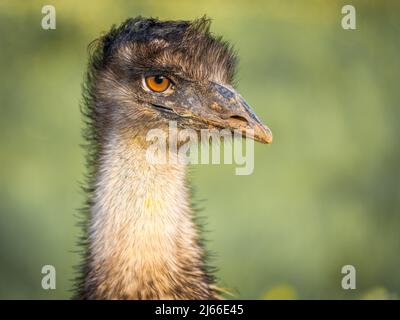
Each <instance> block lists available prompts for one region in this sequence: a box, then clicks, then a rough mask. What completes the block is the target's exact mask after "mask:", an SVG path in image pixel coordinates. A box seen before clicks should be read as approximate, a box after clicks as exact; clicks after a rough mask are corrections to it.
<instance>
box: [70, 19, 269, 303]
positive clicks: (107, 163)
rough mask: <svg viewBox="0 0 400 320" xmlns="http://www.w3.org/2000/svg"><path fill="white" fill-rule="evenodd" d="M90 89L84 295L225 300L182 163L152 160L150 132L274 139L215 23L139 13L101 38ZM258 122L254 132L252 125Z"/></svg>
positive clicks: (87, 101) (86, 114) (93, 60)
mask: <svg viewBox="0 0 400 320" xmlns="http://www.w3.org/2000/svg"><path fill="white" fill-rule="evenodd" d="M91 49H92V50H91V57H90V60H89V65H88V71H87V76H86V79H85V82H84V86H83V89H84V90H83V91H84V93H83V96H84V103H83V108H82V109H83V114H84V118H85V120H86V121H85V123H86V126H85V128H86V129H85V131H84V133H85V134H84V135H85V138H86V141H87V143H86V146H87V166H88V174H87V177H88V179H87V180H88V181H87V186H86V188H85V190H86V192H87V194H88V200H87V205H86V207H85V208H84V212H85V214H86V219H85V221H84V232H85V236H84V239H82V243H81V245H83V246H84V256H83V263H82V268H81V272H80V276H79V278H78V279H77V281H76V287H77V288H76V291H77V295H76V298H79V299H218V298H220V297H221V296H220V291H219V289H217V287H216V285H215V279H214V276H213V273H212V272H211V270H210V268H209V266H208V264H207V262H206V254H205V250H204V248H203V247H202V245H201V241H200V239H201V237H200V230H199V226H198V225H197V224H196V223H195V221H194V213H193V209H192V208H191V205H190V195H189V188H188V185H187V181H186V170H187V169H186V165H185V164H182V163H173V164H171V163H166V164H152V163H150V162H149V161H148V160H147V159H146V156H145V153H146V149H147V147H148V143H149V142H148V141H147V140H146V133H147V132H148V131H149V130H151V129H153V128H161V129H165V130H166V131H167V130H168V123H169V122H170V121H176V123H177V126H178V128H179V129H183V128H192V129H195V130H196V132H197V131H199V130H201V129H205V128H217V129H227V130H230V131H232V132H233V131H234V130H238V131H239V132H240V133H241V134H243V135H244V134H245V133H249V132H251V133H252V136H251V137H252V138H253V139H254V140H256V141H260V142H262V143H271V142H272V134H271V131H270V130H269V129H268V128H267V127H266V126H265V125H264V124H262V122H261V121H260V120H259V118H258V117H257V116H256V115H255V113H254V112H253V111H252V110H251V108H250V107H249V105H248V104H247V103H246V102H245V100H244V99H243V98H242V97H241V96H240V95H239V93H237V92H236V91H235V89H234V88H233V86H232V81H233V77H234V73H235V65H236V57H235V54H234V52H233V49H232V47H231V46H230V45H229V44H228V43H227V42H224V41H223V40H222V39H221V38H220V37H216V36H214V35H213V34H212V33H211V32H210V21H209V20H208V19H206V18H201V19H198V20H194V21H159V20H157V19H153V18H142V17H137V18H131V19H128V20H126V21H125V22H123V23H122V24H121V25H120V26H117V27H116V26H113V27H112V28H111V30H110V31H109V32H108V33H106V34H105V35H103V36H101V37H100V38H99V39H97V40H96V41H94V42H93V43H92V45H91ZM250 129H251V130H250Z"/></svg>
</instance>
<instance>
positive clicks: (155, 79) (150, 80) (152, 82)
mask: <svg viewBox="0 0 400 320" xmlns="http://www.w3.org/2000/svg"><path fill="white" fill-rule="evenodd" d="M145 81H146V85H147V87H148V88H149V89H150V90H151V91H154V92H164V91H165V90H167V89H168V88H169V87H170V86H171V80H169V79H168V78H167V77H164V76H149V77H146V78H145Z"/></svg>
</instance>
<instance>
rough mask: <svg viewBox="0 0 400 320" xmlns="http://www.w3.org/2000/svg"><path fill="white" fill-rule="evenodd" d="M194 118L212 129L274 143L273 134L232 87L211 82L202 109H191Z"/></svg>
mask: <svg viewBox="0 0 400 320" xmlns="http://www.w3.org/2000/svg"><path fill="white" fill-rule="evenodd" d="M190 111H191V113H192V116H193V118H197V119H198V120H201V121H202V122H204V123H206V124H207V125H208V126H210V127H217V128H222V129H229V130H231V131H239V132H241V133H242V135H246V136H247V137H249V138H252V139H254V140H255V141H259V142H262V143H267V144H269V143H272V132H271V130H270V129H269V128H268V127H267V126H265V125H264V124H263V123H262V122H261V120H260V119H259V118H258V117H257V115H256V114H255V113H254V111H253V110H252V109H251V108H250V106H249V105H248V104H247V102H246V101H245V100H244V99H243V97H242V96H241V95H240V94H239V93H238V92H236V91H235V89H233V88H232V87H230V86H229V87H228V86H226V85H221V84H218V83H214V82H211V83H210V88H209V91H208V92H207V93H206V94H205V97H204V100H203V103H202V107H201V108H196V107H194V106H193V107H192V108H191V110H190Z"/></svg>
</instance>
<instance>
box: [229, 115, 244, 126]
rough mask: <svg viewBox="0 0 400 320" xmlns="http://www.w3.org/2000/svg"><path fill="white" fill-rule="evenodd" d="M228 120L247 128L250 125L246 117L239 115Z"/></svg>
mask: <svg viewBox="0 0 400 320" xmlns="http://www.w3.org/2000/svg"><path fill="white" fill-rule="evenodd" d="M227 120H228V121H229V122H231V123H233V124H235V125H237V126H247V125H248V124H249V121H248V120H247V119H246V118H245V117H242V116H238V115H233V116H230V117H229V118H228V119H227Z"/></svg>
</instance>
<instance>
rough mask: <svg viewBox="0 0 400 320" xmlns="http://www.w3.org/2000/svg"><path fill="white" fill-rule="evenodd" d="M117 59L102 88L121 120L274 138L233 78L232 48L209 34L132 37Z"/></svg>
mask: <svg viewBox="0 0 400 320" xmlns="http://www.w3.org/2000/svg"><path fill="white" fill-rule="evenodd" d="M173 41H174V42H173ZM185 41H186V42H185ZM112 59H113V60H112V61H111V63H109V64H108V67H107V68H105V69H104V70H103V71H102V73H101V74H100V76H99V85H98V87H97V90H98V92H99V93H100V96H102V99H103V101H105V103H103V104H107V105H109V107H110V108H117V110H114V112H113V114H114V116H113V118H114V119H117V121H118V122H119V123H124V125H125V126H138V124H139V123H141V124H142V128H146V129H153V128H164V127H166V126H168V123H169V122H170V121H176V123H177V125H178V128H184V129H186V128H190V129H195V130H197V131H199V130H201V129H218V130H221V129H228V130H230V131H239V132H241V133H242V134H243V135H247V136H248V137H250V138H253V139H254V140H256V141H259V142H262V143H271V142H272V133H271V131H270V130H269V129H268V127H266V126H265V125H264V124H263V123H262V122H261V121H260V119H259V118H258V117H257V115H256V114H255V113H254V111H253V110H252V109H251V107H250V106H249V105H248V104H247V102H246V101H245V100H244V99H243V97H242V96H241V95H240V94H239V93H238V92H237V91H236V90H235V89H234V88H233V86H232V85H231V83H230V82H231V80H232V77H233V72H234V71H233V68H234V56H233V54H232V52H231V49H230V48H229V47H228V46H227V45H226V44H224V43H222V42H220V40H216V39H214V38H212V37H211V36H210V35H209V34H202V33H197V34H194V35H192V37H189V36H187V34H183V35H182V36H179V35H178V36H176V37H174V38H173V40H171V39H168V38H167V37H164V38H157V37H155V38H150V40H148V41H140V42H138V41H136V42H134V41H132V42H127V43H124V44H123V45H121V46H120V47H119V48H118V49H117V50H116V53H115V54H114V55H113V58H112ZM117 106H118V107H117Z"/></svg>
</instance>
